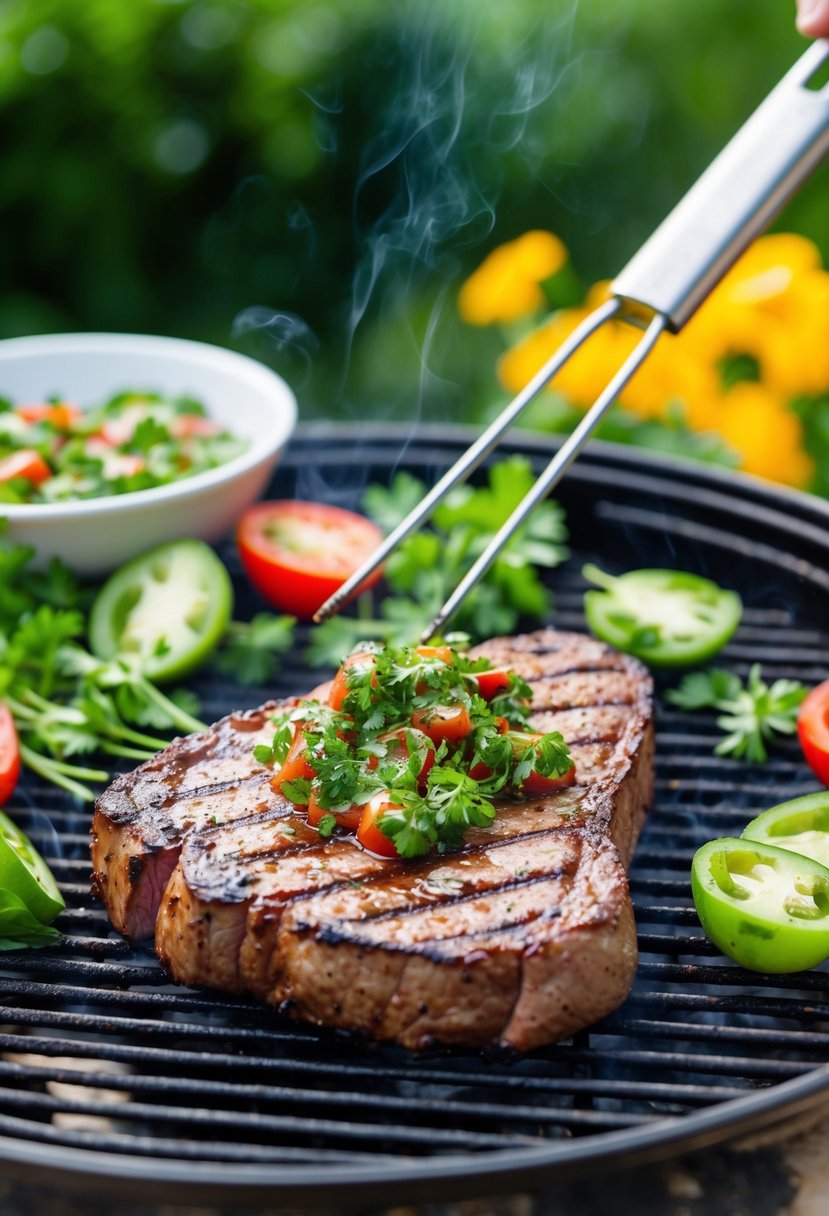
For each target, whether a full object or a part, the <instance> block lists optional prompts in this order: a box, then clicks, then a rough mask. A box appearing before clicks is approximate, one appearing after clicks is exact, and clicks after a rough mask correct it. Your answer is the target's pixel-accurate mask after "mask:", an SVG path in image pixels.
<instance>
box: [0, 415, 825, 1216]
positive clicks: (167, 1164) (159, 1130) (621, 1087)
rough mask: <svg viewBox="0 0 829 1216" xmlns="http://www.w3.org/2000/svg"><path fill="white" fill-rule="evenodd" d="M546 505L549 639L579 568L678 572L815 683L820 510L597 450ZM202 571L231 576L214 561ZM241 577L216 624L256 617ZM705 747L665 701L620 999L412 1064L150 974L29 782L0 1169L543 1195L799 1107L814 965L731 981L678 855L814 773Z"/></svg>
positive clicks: (115, 1189)
mask: <svg viewBox="0 0 829 1216" xmlns="http://www.w3.org/2000/svg"><path fill="white" fill-rule="evenodd" d="M470 439H471V435H470V433H469V432H468V431H464V430H461V429H459V428H452V429H447V428H432V429H426V430H423V431H421V432H419V433H418V434H417V436H416V437H414V438H412V437H411V436H410V435H409V433H408V431H407V430H403V429H394V428H389V427H384V428H382V429H380V428H372V427H364V426H363V427H359V428H349V427H338V428H334V427H331V426H325V427H318V428H310V429H305V430H304V431H301V432H300V433H299V435H298V437H297V439H296V441H295V442H294V443H293V444H292V445H291V448H290V450H289V452H288V453H287V455H286V458H285V461H284V463H283V465H282V467H281V469H280V470H279V473H278V477H277V480H276V482H275V484H274V486H273V487H272V489H273V492H274V494H276V495H278V496H280V497H282V496H290V495H292V494H297V495H298V496H301V497H313V498H324V499H327V500H328V501H332V502H337V503H339V504H341V505H346V506H354V505H356V504H357V503H358V501H359V495H360V491H361V489H362V487H363V485H364V484H365V483H367V482H368V481H375V480H381V481H387V480H388V479H389V477H390V476H391V475H392V473H393V472H394V471H395V470H397V469H399V468H405V469H408V470H410V471H411V472H413V473H415V474H416V475H418V476H420V477H422V478H424V480H427V481H430V482H431V481H434V479H435V478H436V477H437V476H439V474H440V473H441V472H442V471H443V470H444V469H445V468H447V467H448V466H449V464H450V463H451V462H452V461H454V460H455V459H456V458H457V456H458V454H459V452H460V451H461V450H462V449H463V448H464V447H465V446H467V445H468V443H469V442H470ZM554 446H555V444H554V443H553V442H552V441H551V440H549V439H547V438H543V437H535V436H532V435H530V434H529V433H525V434H524V435H522V436H521V437H519V438H517V439H515V440H514V441H513V442H512V443H511V445H510V448H511V450H512V451H517V452H520V453H523V454H525V455H526V456H527V457H528V458H529V459H530V460H531V461H532V462H533V464H534V466H535V467H536V468H541V467H543V465H544V464H546V462H547V461H548V460H549V458H550V455H551V452H552V450H553V448H554ZM558 497H559V500H560V501H561V502H562V504H563V505H564V507H565V508H566V511H567V516H568V521H569V526H570V530H571V541H572V550H573V556H572V558H571V559H570V561H569V562H568V563H567V564H566V565H565V566H563V567H560V568H559V569H558V570H556V571H554V572H552V576H551V582H552V586H553V588H554V591H555V597H556V604H557V610H556V613H555V621H556V623H557V624H558V625H560V626H561V627H562V628H582V627H583V618H582V613H581V597H582V591H583V586H584V585H583V582H582V580H581V577H580V574H579V571H580V568H581V566H582V563H583V562H584V561H585V560H592V561H597V562H599V563H603V564H605V565H606V566H608V567H610V568H612V569H616V570H623V569H629V568H633V567H637V566H647V565H652V566H663V565H664V566H676V567H679V568H684V569H688V570H695V571H698V572H702V573H705V574H707V575H709V576H711V577H712V578H715V579H718V580H720V581H722V582H723V583H724V584H726V585H728V586H731V587H734V588H735V589H737V590H738V591H739V592H740V593H741V595H742V596H743V598H744V602H745V605H746V608H745V614H744V618H743V623H742V625H741V627H740V629H739V631H738V633H737V635H736V636H735V638H734V640H733V641H732V642H731V644H730V645H729V646H728V648H727V649H726V651H725V652H724V654H723V662H725V663H727V664H728V665H729V666H731V667H733V668H734V669H735V670H737V671H739V672H740V673H741V674H743V675H744V674H745V673H746V672H747V671H748V668H749V666H750V665H751V664H752V663H753V662H757V661H759V662H761V663H762V664H763V670H764V672H765V674H766V675H767V676H771V677H776V676H782V675H786V676H791V677H795V678H798V679H801V680H803V681H804V682H807V683H810V682H811V683H814V682H816V681H818V680H821V679H823V678H825V677H826V675H827V674H828V673H827V663H826V656H827V642H829V627H828V623H827V612H826V605H827V603H829V505H827V504H826V503H824V502H821V501H817V500H811V499H808V498H806V497H805V496H802V495H797V494H793V493H789V492H787V491H784V490H782V489H778V488H774V487H772V486H770V485H766V484H764V483H760V482H756V481H752V480H749V479H745V478H739V477H737V476H735V475H732V474H730V473H728V472H724V471H722V470H717V469H713V468H710V469H709V468H705V467H702V466H696V465H694V466H691V465H686V464H683V463H680V462H669V461H668V460H663V459H660V458H657V457H654V456H653V455H651V454H648V453H642V452H637V451H634V450H629V449H624V448H616V447H612V446H607V445H605V446H603V445H601V444H593V445H591V447H590V448H589V449H588V451H587V453H586V455H585V456H584V457H583V458H582V459H581V460H580V462H579V463H578V464H577V465H576V466H574V467H573V469H572V470H571V471H570V473H569V474H568V476H567V478H566V480H565V481H564V482H563V483H562V485H561V486H560V488H559V494H558ZM223 556H224V557H225V558H226V559H227V561H228V564H229V565H230V567H231V569H232V570H235V571H236V573H237V574H238V567H237V565H236V561H235V556H234V554H233V552H232V550H231V548H230V547H229V546H228V547H227V548H226V549H225V550H224V552H223ZM237 585H238V588H239V600H238V605H237V611H238V612H239V613H240V614H244V613H245V612H247V611H250V612H252V611H255V610H256V608H257V605H256V604H255V603H254V602H253V599H252V598H251V597H250V593H249V592H248V591H247V589H246V588H245V586H244V585H243V582H242V580H241V579H238V580H237ZM300 650H301V648H300V647H298V648H297V651H296V653H295V655H294V656H293V657H292V658H291V659H290V660H289V661H288V663H287V664H286V665H285V668H284V670H283V672H282V673H281V675H280V677H279V679H278V681H277V682H276V687H270V688H268V689H259V690H257V689H244V690H240V689H238V688H236V687H234V686H232V685H229V684H228V683H227V682H226V681H223V680H221V679H220V678H218V677H216V676H206V677H205V678H204V679H203V680H202V682H201V687H200V689H199V691H200V693H201V696H202V699H203V713H204V716H205V717H207V718H211V717H218V716H220V715H221V714H223V713H224V712H226V711H227V710H228V709H230V708H231V707H234V706H235V707H239V706H243V705H254V704H256V703H257V702H258V701H260V700H262V699H264V698H265V696H266V695H272V694H274V693H275V694H277V695H285V694H289V693H294V692H298V691H301V690H303V689H304V688H306V687H308V686H309V684H310V683H312V682H314V683H315V682H317V678H318V677H317V675H316V674H315V675H314V677H313V678H312V677H310V676H309V673H308V672H307V671H306V670H305V668H304V666H303V664H302V661H301V655H300ZM716 737H717V736H716V731H715V727H714V722H713V718H712V717H711V716H710V715H706V714H697V715H688V714H684V713H682V712H680V711H678V710H674V709H670V708H667V707H665V706H664V705H661V706H660V708H659V711H658V718H657V757H658V760H657V780H656V801H655V805H654V808H653V811H652V815H651V818H650V822H649V825H648V827H647V829H646V831H645V834H644V836H643V838H642V840H641V842H640V845H639V848H638V851H637V854H636V859H635V862H634V865H633V870H632V875H631V883H632V890H633V894H634V901H635V908H636V919H637V924H638V930H639V942H640V947H641V953H642V958H641V963H640V967H639V970H638V974H637V979H636V982H635V985H634V988H633V991H632V993H631V995H630V997H629V999H628V1000H627V1002H626V1003H625V1004H624V1005H623V1006H622V1008H620V1009H619V1010H618V1011H617V1012H616V1013H614V1014H613V1015H612V1016H610V1017H609V1018H607V1019H606V1020H605V1021H603V1022H602V1023H600V1024H599V1025H597V1026H594V1027H592V1028H591V1029H590V1030H586V1031H583V1032H581V1033H579V1034H578V1035H576V1036H574V1037H573V1039H572V1040H569V1041H566V1042H563V1043H559V1044H556V1045H554V1046H552V1047H549V1048H547V1049H545V1050H541V1051H536V1052H533V1053H532V1054H530V1055H528V1056H526V1057H522V1058H519V1057H508V1056H504V1055H499V1054H497V1053H481V1052H478V1051H461V1050H439V1051H438V1050H436V1051H434V1052H427V1053H424V1054H421V1055H412V1054H409V1053H407V1052H405V1051H403V1050H401V1049H398V1048H393V1047H387V1046H376V1045H371V1044H365V1043H362V1042H359V1041H355V1040H354V1039H352V1038H350V1037H349V1036H347V1035H343V1034H340V1033H337V1032H317V1031H314V1030H312V1029H310V1028H307V1027H303V1026H301V1025H298V1024H295V1023H292V1022H290V1021H287V1020H284V1019H282V1018H280V1017H279V1016H277V1015H276V1014H275V1013H274V1012H272V1011H270V1010H266V1009H264V1008H261V1007H259V1006H257V1005H254V1004H252V1003H248V1002H246V1001H243V1000H239V999H235V998H231V997H227V996H223V995H221V994H211V993H205V992H200V991H194V990H189V989H185V988H181V987H177V986H175V985H172V984H170V983H169V982H168V981H167V980H166V978H165V976H164V974H163V973H162V971H161V970H160V968H159V966H158V965H157V964H156V962H155V960H154V958H153V957H152V956H151V955H148V954H146V953H144V952H142V951H140V950H136V949H134V948H132V947H131V946H130V945H128V944H127V943H126V942H124V941H123V940H122V939H121V938H120V937H118V936H117V935H116V934H115V933H114V932H113V931H112V930H111V929H110V928H109V926H108V922H107V919H106V916H105V914H104V912H103V910H102V909H101V908H100V906H98V905H97V904H96V903H95V902H94V901H93V900H92V899H91V897H90V894H89V887H88V875H89V861H88V847H87V846H88V838H87V830H88V821H89V812H88V809H86V808H84V809H79V808H78V807H77V805H76V804H74V803H73V802H72V801H71V800H70V799H69V798H65V797H63V796H62V795H60V794H59V793H57V792H56V791H54V790H52V789H50V788H46V787H44V786H42V785H39V784H37V783H36V782H35V781H29V782H27V783H26V784H25V785H24V787H23V789H22V791H21V793H20V795H19V796H18V798H17V803H16V804H15V805H14V806H13V808H12V809H13V811H14V813H15V814H16V817H17V818H18V819H19V821H20V822H21V823H22V825H23V826H24V827H25V828H26V829H27V830H29V831H30V832H31V833H32V835H33V836H34V838H35V839H36V840H37V842H38V843H39V844H40V846H41V847H42V848H43V850H44V852H45V853H46V854H47V856H48V857H49V859H50V861H51V863H52V864H53V866H54V868H55V871H56V873H57V876H58V878H59V879H60V881H61V883H62V885H63V888H64V891H65V894H66V897H67V903H68V909H67V911H66V913H65V914H64V915H63V916H62V917H61V919H60V922H59V924H60V926H61V928H62V929H63V930H64V932H65V933H66V938H65V941H64V942H63V944H62V946H61V947H60V948H59V949H52V950H44V951H38V952H34V951H32V952H23V953H20V954H6V955H3V956H2V957H1V958H0V963H2V967H1V968H0V1006H2V1008H0V1053H2V1056H1V1057H0V1162H2V1169H3V1173H4V1176H5V1177H7V1178H14V1179H18V1180H28V1181H31V1180H32V1179H33V1178H36V1179H37V1180H38V1181H39V1182H40V1183H47V1182H48V1183H52V1184H54V1185H56V1186H57V1185H59V1186H60V1187H61V1188H62V1190H63V1191H64V1192H66V1191H67V1190H73V1189H74V1190H75V1191H78V1192H84V1193H91V1192H93V1191H95V1192H102V1193H108V1194H113V1195H114V1194H118V1195H120V1196H121V1197H122V1198H123V1197H125V1196H127V1195H128V1196H129V1197H130V1198H132V1199H134V1200H135V1201H139V1200H150V1201H151V1200H159V1201H161V1200H163V1201H164V1202H166V1203H173V1202H176V1201H183V1200H187V1201H192V1202H201V1201H205V1200H206V1201H209V1202H212V1203H219V1202H225V1201H227V1202H230V1201H233V1202H234V1203H236V1204H237V1205H238V1204H239V1203H240V1202H245V1201H248V1202H252V1201H258V1200H264V1199H267V1200H268V1201H269V1202H271V1203H274V1202H277V1201H279V1202H296V1201H303V1202H306V1203H310V1202H325V1201H328V1202H336V1203H338V1204H342V1203H344V1202H346V1201H353V1202H367V1201H375V1202H376V1201H380V1200H385V1201H389V1200H394V1201H395V1202H396V1201H397V1200H398V1199H399V1197H400V1196H401V1195H402V1194H405V1195H406V1197H407V1200H409V1201H415V1200H417V1199H420V1198H423V1199H425V1198H429V1199H432V1200H433V1199H434V1198H435V1196H436V1195H439V1196H440V1197H441V1198H450V1197H454V1196H462V1195H466V1196H473V1195H477V1194H481V1193H487V1194H492V1193H493V1192H494V1191H496V1190H498V1189H500V1190H507V1189H510V1190H515V1189H519V1188H521V1189H523V1188H527V1187H536V1186H538V1187H541V1186H543V1185H545V1184H549V1183H550V1182H551V1181H552V1180H553V1179H556V1180H560V1179H562V1178H565V1177H570V1176H573V1175H575V1174H577V1173H578V1172H580V1171H587V1170H595V1169H596V1168H598V1167H601V1168H609V1167H611V1166H616V1165H618V1164H619V1163H620V1162H622V1161H624V1162H626V1163H628V1164H633V1163H636V1162H642V1161H645V1160H649V1159H655V1158H657V1157H659V1156H666V1155H668V1154H673V1153H678V1152H680V1151H681V1152H685V1151H688V1150H691V1149H694V1148H699V1147H703V1146H706V1145H709V1144H713V1143H715V1142H717V1141H720V1140H723V1139H725V1138H727V1137H733V1136H734V1135H736V1134H737V1133H742V1132H746V1131H749V1130H752V1131H753V1130H756V1129H758V1128H760V1127H766V1126H770V1125H772V1124H774V1123H775V1122H777V1121H778V1120H781V1119H783V1118H784V1117H785V1118H789V1117H791V1115H792V1114H793V1113H794V1112H799V1111H805V1110H807V1109H811V1108H813V1107H817V1106H818V1105H819V1104H820V1103H821V1102H824V1101H826V1099H827V1096H828V1095H829V1069H827V1068H826V1067H825V1066H823V1061H824V1060H826V1059H827V1058H829V1055H828V1054H827V1053H829V973H827V972H826V971H825V970H817V971H813V972H809V973H808V974H805V975H797V976H790V977H787V976H773V977H770V976H761V975H752V974H749V973H747V972H744V971H742V970H740V969H739V968H737V967H735V966H732V965H730V964H729V963H728V962H727V961H726V960H724V959H722V958H721V956H720V955H719V954H718V952H717V951H716V950H715V949H714V948H713V947H711V946H710V945H709V944H708V943H707V942H706V940H705V938H704V937H703V935H702V933H701V931H700V929H699V925H698V923H697V920H696V917H695V915H694V911H693V907H692V904H691V901H690V896H689V884H688V867H689V862H690V858H691V855H692V853H693V851H694V849H695V848H696V847H697V846H698V845H699V844H700V843H702V842H703V841H705V840H707V839H709V838H711V837H713V836H717V835H731V834H735V833H739V831H740V830H741V828H742V827H743V825H744V824H745V823H746V821H747V820H748V819H749V818H751V817H752V816H754V815H755V814H756V813H758V812H759V811H760V810H762V809H763V808H765V807H767V806H770V805H772V804H773V803H775V802H779V801H782V800H784V799H786V798H790V797H795V796H797V795H799V794H803V793H807V792H809V791H811V790H813V789H815V788H816V787H815V783H814V781H813V780H812V779H811V778H810V775H809V774H808V772H807V770H806V769H805V767H804V765H803V763H802V761H801V759H800V756H799V754H798V749H797V744H796V743H795V742H794V741H790V742H787V743H786V744H784V745H783V746H782V747H780V748H777V749H775V751H774V753H773V756H772V758H771V759H770V760H769V762H768V764H766V765H765V766H764V767H762V768H747V767H745V766H743V765H742V764H740V763H739V762H736V761H734V760H730V759H720V758H717V757H715V756H714V755H713V754H712V747H713V745H714V743H715V741H716ZM44 815H45V816H48V820H49V821H51V824H52V825H53V827H54V829H55V830H56V833H57V836H55V834H54V832H51V831H50V830H49V829H47V828H46V826H45V819H44ZM70 1087H71V1088H70ZM92 1119H94V1120H97V1122H96V1123H94V1124H92V1123H90V1122H89V1121H90V1120H92ZM401 1188H402V1189H401Z"/></svg>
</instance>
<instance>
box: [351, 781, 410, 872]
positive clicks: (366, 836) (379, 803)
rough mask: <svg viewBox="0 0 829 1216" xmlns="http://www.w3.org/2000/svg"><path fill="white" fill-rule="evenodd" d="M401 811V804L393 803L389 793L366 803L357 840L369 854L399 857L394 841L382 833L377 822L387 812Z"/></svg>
mask: <svg viewBox="0 0 829 1216" xmlns="http://www.w3.org/2000/svg"><path fill="white" fill-rule="evenodd" d="M399 809H400V805H399V803H397V802H392V800H391V796H390V794H389V793H388V791H381V792H380V793H379V794H375V795H374V797H373V798H372V799H371V801H370V802H367V803H366V805H365V807H364V808H363V813H362V816H361V818H360V826H359V827H358V828H357V839H358V840H359V842H360V844H361V845H362V846H363V848H364V849H367V850H368V851H369V853H376V854H377V855H378V856H379V857H397V849H396V848H395V844H394V841H393V840H391V839H390V838H389V837H388V836H386V835H385V834H384V833H383V832H381V831H380V829H379V828H378V826H377V820H378V819H379V818H380V817H381V815H385V813H386V811H395V810H399Z"/></svg>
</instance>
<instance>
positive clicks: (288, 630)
mask: <svg viewBox="0 0 829 1216" xmlns="http://www.w3.org/2000/svg"><path fill="white" fill-rule="evenodd" d="M295 625H296V617H293V616H274V615H273V613H270V612H260V613H258V614H257V615H256V616H255V617H254V618H253V620H252V621H231V622H230V625H229V626H228V630H227V633H226V635H225V639H224V644H223V646H222V649H221V650H220V652H219V654H218V655H217V656H216V658H215V660H214V662H215V665H216V667H217V668H218V669H219V671H222V672H224V673H225V674H226V675H229V676H233V678H234V679H235V680H236V681H238V683H239V684H267V682H268V681H269V680H270V679H272V677H273V676H275V675H276V673H277V671H278V670H279V659H280V656H281V655H283V654H285V652H286V651H288V650H290V649H291V646H292V645H293V640H294V626H295Z"/></svg>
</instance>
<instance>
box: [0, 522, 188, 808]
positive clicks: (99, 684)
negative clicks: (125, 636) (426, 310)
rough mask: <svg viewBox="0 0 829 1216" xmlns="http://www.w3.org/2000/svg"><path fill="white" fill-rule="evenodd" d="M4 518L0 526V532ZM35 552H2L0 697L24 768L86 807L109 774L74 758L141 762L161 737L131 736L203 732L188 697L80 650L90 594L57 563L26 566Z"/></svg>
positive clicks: (122, 661)
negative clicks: (42, 569)
mask: <svg viewBox="0 0 829 1216" xmlns="http://www.w3.org/2000/svg"><path fill="white" fill-rule="evenodd" d="M2 526H4V521H0V529H1V528H2ZM33 557H34V550H33V549H31V548H28V547H26V546H23V545H7V546H0V700H3V701H5V703H6V704H7V706H8V707H9V709H10V710H11V712H12V715H13V717H14V722H15V726H16V728H17V732H18V735H19V738H20V755H21V759H22V760H23V763H24V764H25V765H27V766H28V767H29V768H31V769H32V770H33V771H34V772H37V773H38V774H39V775H40V776H41V777H43V778H44V779H45V780H47V781H49V782H51V783H52V784H54V785H58V786H60V787H61V788H63V789H65V790H68V791H69V792H70V793H72V794H74V795H75V796H76V797H78V798H81V799H84V800H87V801H90V800H91V799H92V798H93V797H94V794H93V791H92V790H91V789H90V787H89V785H88V784H87V782H90V781H91V782H102V781H107V780H108V779H109V774H108V773H107V772H106V771H105V770H103V769H100V768H90V767H87V766H84V765H80V764H78V763H77V762H76V761H75V760H74V757H76V756H81V755H88V754H90V753H92V752H105V753H107V754H109V755H113V756H122V757H126V758H128V759H131V760H146V759H148V758H149V757H150V756H152V755H154V754H155V752H156V751H158V749H159V748H161V747H165V746H166V744H167V740H166V739H160V738H156V737H155V736H152V735H148V734H145V733H143V731H139V730H136V729H135V727H136V726H149V727H151V728H152V729H168V728H172V729H175V730H180V731H183V732H186V733H189V732H190V731H194V730H202V729H204V724H203V723H202V722H200V721H199V720H198V718H196V717H195V716H194V712H195V709H196V708H197V707H196V706H194V704H193V698H192V695H191V694H187V693H185V692H180V693H173V694H171V695H169V696H168V695H166V694H164V693H162V692H161V691H160V690H159V689H158V688H156V687H155V685H154V684H151V683H150V681H149V680H147V679H146V677H144V676H143V675H142V673H141V671H140V670H139V668H138V666H137V665H136V664H135V662H134V661H132V660H129V659H127V658H124V657H119V658H114V659H110V660H108V661H104V660H101V659H98V658H96V657H95V656H94V655H92V654H90V652H89V651H88V650H87V649H86V648H85V646H84V645H83V644H82V640H81V639H82V637H83V634H84V631H85V628H86V611H85V610H86V608H87V605H88V599H89V596H88V593H87V592H86V591H85V590H83V589H82V588H81V587H80V586H79V585H78V583H77V581H76V580H75V578H74V575H73V574H72V573H71V572H70V571H69V570H68V569H67V568H66V567H65V566H63V565H62V564H61V563H60V562H59V561H57V559H55V560H53V561H52V563H51V565H50V566H49V567H48V568H47V570H46V571H45V572H39V571H34V570H32V569H31V562H32V559H33Z"/></svg>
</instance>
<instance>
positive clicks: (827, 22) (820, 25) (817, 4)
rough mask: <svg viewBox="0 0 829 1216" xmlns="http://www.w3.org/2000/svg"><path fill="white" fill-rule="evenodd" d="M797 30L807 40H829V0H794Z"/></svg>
mask: <svg viewBox="0 0 829 1216" xmlns="http://www.w3.org/2000/svg"><path fill="white" fill-rule="evenodd" d="M796 3H797V28H798V29H799V30H800V32H801V34H805V35H806V37H807V38H829V0H796Z"/></svg>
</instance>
